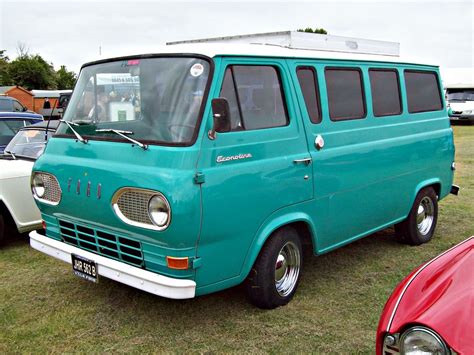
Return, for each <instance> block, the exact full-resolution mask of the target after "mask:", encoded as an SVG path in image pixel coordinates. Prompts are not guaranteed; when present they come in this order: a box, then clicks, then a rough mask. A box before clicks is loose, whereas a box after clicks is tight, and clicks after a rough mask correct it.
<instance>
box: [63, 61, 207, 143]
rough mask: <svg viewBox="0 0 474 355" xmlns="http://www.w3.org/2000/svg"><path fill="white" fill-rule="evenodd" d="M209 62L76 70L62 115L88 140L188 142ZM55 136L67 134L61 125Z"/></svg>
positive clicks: (130, 63) (148, 63) (116, 64)
mask: <svg viewBox="0 0 474 355" xmlns="http://www.w3.org/2000/svg"><path fill="white" fill-rule="evenodd" d="M209 73H210V64H209V62H208V61H207V60H205V59H201V58H194V57H156V58H137V59H130V58H128V59H124V60H116V61H111V62H106V63H100V64H93V65H90V66H86V67H84V68H83V69H82V70H81V73H80V75H79V79H78V82H77V84H76V86H75V88H74V92H73V94H72V97H71V100H70V102H69V104H68V108H67V110H66V113H65V115H64V119H65V120H66V121H70V122H75V123H78V124H79V125H77V126H74V129H75V130H76V131H77V132H78V133H79V134H80V135H81V136H84V137H87V138H88V139H98V140H100V139H107V140H120V141H122V140H123V138H121V137H120V136H118V135H116V134H113V132H112V133H111V132H110V131H109V132H107V130H108V129H109V130H122V131H128V132H132V133H129V136H130V137H131V138H133V139H135V140H138V141H140V142H147V143H152V144H153V143H155V144H160V143H161V144H165V145H166V144H189V143H191V142H192V139H193V137H194V133H195V131H196V129H197V128H198V127H197V125H198V121H199V115H200V112H201V106H202V104H203V96H204V92H205V90H206V85H207V83H208V80H209ZM57 134H67V135H71V136H72V134H73V132H72V131H71V130H70V128H69V127H68V126H67V125H65V124H63V125H61V126H60V127H59V129H58V130H57Z"/></svg>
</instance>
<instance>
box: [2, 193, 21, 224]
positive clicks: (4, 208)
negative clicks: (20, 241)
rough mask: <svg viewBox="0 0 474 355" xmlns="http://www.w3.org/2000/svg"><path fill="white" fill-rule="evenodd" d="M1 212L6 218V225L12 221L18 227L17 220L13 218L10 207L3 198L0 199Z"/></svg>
mask: <svg viewBox="0 0 474 355" xmlns="http://www.w3.org/2000/svg"><path fill="white" fill-rule="evenodd" d="M0 214H1V215H2V216H3V218H4V219H5V225H6V224H7V223H8V222H11V223H13V224H14V225H15V226H16V227H17V228H18V226H17V225H16V222H15V219H14V218H13V215H12V214H11V212H10V209H9V208H8V206H7V205H6V204H5V202H4V201H3V200H1V199H0Z"/></svg>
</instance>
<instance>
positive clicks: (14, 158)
mask: <svg viewBox="0 0 474 355" xmlns="http://www.w3.org/2000/svg"><path fill="white" fill-rule="evenodd" d="M47 126H48V122H42V123H38V124H35V125H31V126H27V127H24V128H22V129H21V130H20V131H18V133H17V134H16V135H15V137H13V139H12V140H11V141H10V143H9V144H8V145H7V147H6V148H5V151H4V153H3V155H0V244H2V242H3V241H4V240H5V237H6V234H7V233H6V231H7V230H8V231H11V232H15V231H17V232H19V233H24V232H28V231H32V230H35V229H40V228H41V215H40V211H39V210H38V208H37V207H36V204H35V202H34V200H33V196H32V194H31V187H30V176H31V170H32V168H33V164H34V163H35V161H36V159H37V158H38V157H39V156H40V155H41V154H42V153H43V150H44V148H45V146H46V139H47V138H49V137H50V136H51V135H52V133H54V131H55V130H56V128H57V126H58V122H57V121H51V122H50V123H49V126H48V127H47ZM47 128H48V129H47ZM46 129H47V131H48V134H47V135H46Z"/></svg>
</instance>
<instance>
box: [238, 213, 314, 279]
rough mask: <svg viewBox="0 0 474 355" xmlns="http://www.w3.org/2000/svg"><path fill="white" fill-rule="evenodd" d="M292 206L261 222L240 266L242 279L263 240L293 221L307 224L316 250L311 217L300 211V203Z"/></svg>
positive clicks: (245, 275)
mask: <svg viewBox="0 0 474 355" xmlns="http://www.w3.org/2000/svg"><path fill="white" fill-rule="evenodd" d="M294 206H295V207H294V208H292V207H293V206H291V207H288V208H284V209H282V210H279V211H276V212H274V213H273V214H272V215H270V216H269V217H268V218H267V219H266V220H265V221H264V223H262V225H261V226H260V228H259V229H258V231H257V233H256V234H255V237H254V239H253V241H252V243H251V245H250V247H249V250H248V252H247V256H246V258H245V261H244V264H243V266H242V271H241V273H240V275H241V278H242V280H244V279H245V278H246V277H247V275H248V274H249V272H250V270H251V269H252V266H253V264H254V263H255V260H257V257H258V255H259V254H260V251H261V250H262V247H263V245H264V244H265V242H266V241H267V240H268V238H269V237H270V236H271V235H272V233H273V232H275V231H276V230H277V229H279V228H281V227H284V226H287V225H291V224H292V223H295V222H303V223H306V225H307V226H308V230H309V232H310V234H311V240H312V243H313V252H314V250H316V245H317V242H316V233H315V230H316V229H315V226H314V223H313V219H312V218H311V217H310V215H309V214H308V213H306V212H301V209H302V208H301V204H298V205H294ZM292 209H293V210H292Z"/></svg>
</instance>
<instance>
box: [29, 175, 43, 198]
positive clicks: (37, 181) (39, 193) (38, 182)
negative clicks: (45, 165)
mask: <svg viewBox="0 0 474 355" xmlns="http://www.w3.org/2000/svg"><path fill="white" fill-rule="evenodd" d="M31 187H32V190H33V193H34V194H35V195H36V197H39V198H42V197H43V196H44V193H45V191H46V188H45V187H44V181H43V179H42V178H41V176H39V175H37V174H36V175H35V176H34V178H33V184H32V186H31Z"/></svg>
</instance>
